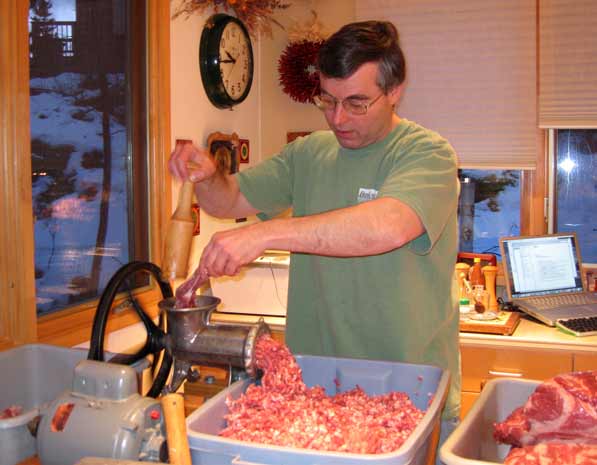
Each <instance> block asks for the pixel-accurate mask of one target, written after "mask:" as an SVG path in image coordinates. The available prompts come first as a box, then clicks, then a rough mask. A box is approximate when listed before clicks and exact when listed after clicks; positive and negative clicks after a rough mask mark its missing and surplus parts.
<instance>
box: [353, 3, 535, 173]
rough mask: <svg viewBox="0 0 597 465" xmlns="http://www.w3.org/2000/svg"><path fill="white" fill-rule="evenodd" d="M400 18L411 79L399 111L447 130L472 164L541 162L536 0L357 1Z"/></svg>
mask: <svg viewBox="0 0 597 465" xmlns="http://www.w3.org/2000/svg"><path fill="white" fill-rule="evenodd" d="M355 3H356V17H357V20H366V19H385V20H389V21H391V22H392V23H394V24H395V25H396V27H397V28H398V32H399V34H400V41H401V45H402V48H403V50H404V53H405V55H406V65H407V83H406V88H405V91H404V92H403V97H402V101H401V103H400V105H399V107H398V110H397V113H398V114H399V115H400V116H402V117H405V118H408V119H411V120H413V121H416V122H418V123H420V124H422V125H423V126H426V127H428V128H430V129H433V130H435V131H437V132H439V133H440V134H441V135H443V136H444V137H446V138H447V139H448V140H449V141H450V142H451V143H452V145H453V146H454V148H455V149H456V151H457V153H458V156H459V159H460V164H461V166H462V167H466V168H482V169H493V168H496V169H497V168H521V169H523V168H530V169H532V168H534V167H535V160H536V157H537V152H538V150H539V142H540V134H539V129H538V126H537V86H536V75H537V72H536V36H537V33H536V30H537V27H536V23H537V20H536V5H535V0H482V1H479V0H450V1H445V0H356V2H355Z"/></svg>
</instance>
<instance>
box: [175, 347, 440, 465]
mask: <svg viewBox="0 0 597 465" xmlns="http://www.w3.org/2000/svg"><path fill="white" fill-rule="evenodd" d="M295 358H296V360H297V362H298V363H299V365H300V366H301V368H302V370H303V380H304V382H305V384H307V386H314V385H320V386H323V387H324V388H325V390H326V392H327V394H328V395H335V394H336V393H337V392H338V391H337V387H336V385H335V383H334V380H338V381H339V382H340V386H341V389H340V391H345V390H350V389H352V388H354V387H355V386H356V385H357V384H358V385H359V386H360V387H361V388H363V390H365V392H367V394H369V395H380V394H385V393H388V392H391V391H401V392H406V393H407V394H409V396H410V398H411V401H412V402H413V403H414V404H415V405H416V406H417V407H418V408H419V409H421V410H425V411H426V413H425V416H424V417H423V419H422V420H421V422H420V423H419V425H418V426H417V428H416V429H415V430H414V431H413V433H412V434H411V436H410V437H409V438H408V439H407V440H406V441H405V443H404V444H403V445H402V447H400V449H398V450H397V451H395V452H392V453H387V454H348V453H342V452H326V451H316V450H308V449H295V448H288V447H279V446H270V445H262V444H255V443H249V442H242V441H238V440H234V439H229V438H224V437H220V436H218V432H219V431H221V430H222V429H223V428H224V426H225V424H226V421H225V419H224V415H225V414H226V413H227V411H228V408H227V407H226V404H225V400H226V397H227V396H230V397H232V398H234V399H236V398H238V397H239V396H240V395H241V394H242V393H243V392H244V391H245V390H246V388H247V386H248V385H249V384H250V383H251V382H252V381H251V380H244V381H239V382H237V383H234V384H233V385H232V386H230V387H228V388H227V389H225V390H223V391H221V392H220V393H219V394H217V395H216V396H214V397H212V398H211V399H209V400H208V401H207V402H206V403H205V404H204V405H203V406H202V407H200V408H199V409H198V410H196V411H195V412H193V413H192V414H191V415H190V416H189V417H188V418H187V433H188V438H189V446H190V449H191V458H192V462H193V464H194V465H203V464H210V465H230V464H239V463H250V464H251V465H257V464H269V465H315V464H317V465H332V464H334V465H340V464H342V465H357V464H358V465H364V464H376V465H377V464H380V465H390V464H391V465H405V464H409V465H411V464H412V465H419V464H423V463H424V462H425V459H426V458H427V453H428V449H429V446H430V444H431V433H432V431H433V428H434V427H435V426H437V425H438V423H439V419H440V414H441V410H442V408H443V405H444V402H445V398H446V394H447V390H448V384H449V378H450V376H449V373H448V372H447V371H446V370H442V369H441V368H437V367H433V366H428V365H414V364H406V363H394V362H384V361H368V360H356V359H342V358H334V357H314V356H307V355H303V356H301V355H298V356H296V357H295ZM429 394H431V395H432V397H433V401H432V402H431V403H429V399H430V395H429Z"/></svg>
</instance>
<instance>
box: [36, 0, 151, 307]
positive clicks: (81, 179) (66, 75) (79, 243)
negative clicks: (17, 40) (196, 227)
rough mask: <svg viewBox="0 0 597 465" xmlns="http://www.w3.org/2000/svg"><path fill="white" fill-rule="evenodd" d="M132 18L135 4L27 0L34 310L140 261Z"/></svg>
mask: <svg viewBox="0 0 597 465" xmlns="http://www.w3.org/2000/svg"><path fill="white" fill-rule="evenodd" d="M133 13H134V14H133ZM138 21H141V23H142V24H144V23H145V11H144V3H143V2H133V1H132V0H119V1H115V2H95V1H88V0H87V1H86V0H77V1H76V2H75V0H53V1H49V0H34V1H32V2H31V8H30V14H29V29H30V31H31V34H30V50H29V64H30V128H31V177H32V188H33V190H32V194H33V198H32V201H33V213H34V218H35V224H34V236H35V285H36V302H37V313H38V314H39V315H42V314H46V313H48V312H55V311H57V310H61V309H64V308H66V307H70V306H72V305H73V304H78V303H81V302H85V301H88V300H90V299H96V298H98V296H99V295H100V294H101V292H102V290H103V288H104V287H105V285H106V283H107V281H108V279H109V278H110V277H111V276H112V275H113V274H114V272H115V271H116V270H117V269H118V268H119V267H120V266H122V265H123V264H125V263H128V262H130V261H132V260H134V259H138V260H148V259H149V250H148V247H147V244H148V243H149V240H148V235H149V227H148V221H149V219H148V215H147V208H146V204H147V194H148V193H147V188H146V184H145V180H146V178H147V157H146V146H145V141H146V131H145V129H146V125H147V123H146V115H147V112H146V109H145V98H144V95H145V86H144V83H145V72H144V71H145V69H146V66H145V60H144V57H145V56H146V50H145V49H146V47H145V45H146V40H145V37H144V28H140V27H138V26H137V25H136V22H138ZM144 284H147V283H144Z"/></svg>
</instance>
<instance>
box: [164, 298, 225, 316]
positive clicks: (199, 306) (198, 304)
mask: <svg viewBox="0 0 597 465" xmlns="http://www.w3.org/2000/svg"><path fill="white" fill-rule="evenodd" d="M221 301H222V299H220V298H219V297H214V296H211V295H196V296H195V297H193V304H194V305H193V306H192V307H185V308H176V299H175V298H174V297H168V298H167V299H164V300H161V301H160V302H159V303H158V307H159V308H160V309H161V310H165V311H167V312H181V313H183V312H189V311H212V310H215V309H216V307H217V306H218V305H219V304H220V302H221Z"/></svg>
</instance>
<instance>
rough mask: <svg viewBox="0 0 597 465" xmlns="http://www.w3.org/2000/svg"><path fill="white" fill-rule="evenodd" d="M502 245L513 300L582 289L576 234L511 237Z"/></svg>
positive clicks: (505, 271)
mask: <svg viewBox="0 0 597 465" xmlns="http://www.w3.org/2000/svg"><path fill="white" fill-rule="evenodd" d="M501 244H502V254H503V255H502V258H503V264H504V267H505V268H506V267H507V270H506V269H505V270H504V274H505V276H506V279H507V280H508V287H509V289H510V293H511V298H512V299H517V298H521V297H533V296H542V295H551V294H562V293H567V292H582V291H583V284H582V274H581V264H580V259H579V253H578V247H577V244H576V236H575V235H574V234H558V235H550V236H541V237H511V238H505V239H502V241H501Z"/></svg>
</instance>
